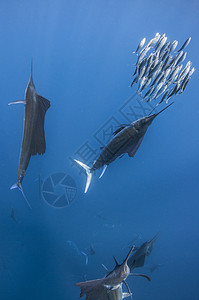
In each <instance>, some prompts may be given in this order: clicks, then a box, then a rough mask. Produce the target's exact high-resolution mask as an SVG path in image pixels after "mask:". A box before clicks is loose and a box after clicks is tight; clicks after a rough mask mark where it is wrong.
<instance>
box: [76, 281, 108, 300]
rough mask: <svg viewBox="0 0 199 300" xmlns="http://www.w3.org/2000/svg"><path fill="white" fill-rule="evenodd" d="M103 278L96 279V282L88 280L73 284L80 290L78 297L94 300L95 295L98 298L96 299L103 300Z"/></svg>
mask: <svg viewBox="0 0 199 300" xmlns="http://www.w3.org/2000/svg"><path fill="white" fill-rule="evenodd" d="M103 283H104V278H103V279H96V280H89V281H84V282H78V283H75V285H77V286H79V287H80V289H81V293H80V297H83V296H84V295H86V297H87V298H86V299H89V300H95V299H96V294H97V296H98V298H97V299H99V300H103V299H107V298H105V290H104V286H103Z"/></svg>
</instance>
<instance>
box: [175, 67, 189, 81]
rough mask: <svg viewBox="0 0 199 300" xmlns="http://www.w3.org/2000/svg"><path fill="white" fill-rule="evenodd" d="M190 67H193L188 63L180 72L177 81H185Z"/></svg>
mask: <svg viewBox="0 0 199 300" xmlns="http://www.w3.org/2000/svg"><path fill="white" fill-rule="evenodd" d="M190 68H191V66H190V65H186V66H185V68H184V69H183V70H182V71H181V73H180V74H179V76H178V79H177V81H183V80H184V79H185V77H186V75H187V74H188V73H189V71H190Z"/></svg>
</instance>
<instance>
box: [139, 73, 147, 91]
mask: <svg viewBox="0 0 199 300" xmlns="http://www.w3.org/2000/svg"><path fill="white" fill-rule="evenodd" d="M145 82H146V77H145V76H143V77H142V79H141V81H140V86H139V88H138V94H139V92H140V90H141V88H142V87H143V85H144V83H145Z"/></svg>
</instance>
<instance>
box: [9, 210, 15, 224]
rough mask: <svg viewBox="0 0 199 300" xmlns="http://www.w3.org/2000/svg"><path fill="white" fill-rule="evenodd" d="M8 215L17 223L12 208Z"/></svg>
mask: <svg viewBox="0 0 199 300" xmlns="http://www.w3.org/2000/svg"><path fill="white" fill-rule="evenodd" d="M10 217H11V218H12V219H13V221H14V222H15V223H17V220H16V218H15V211H14V208H12V210H11V214H10Z"/></svg>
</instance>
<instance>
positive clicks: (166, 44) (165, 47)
mask: <svg viewBox="0 0 199 300" xmlns="http://www.w3.org/2000/svg"><path fill="white" fill-rule="evenodd" d="M169 44H170V42H166V43H165V44H164V45H163V46H162V48H161V49H160V55H159V57H160V58H162V57H163V55H164V54H165V50H166V49H167V48H168V46H169Z"/></svg>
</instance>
